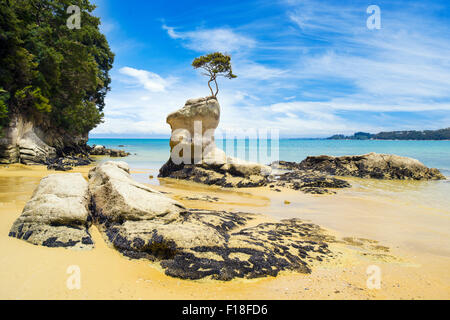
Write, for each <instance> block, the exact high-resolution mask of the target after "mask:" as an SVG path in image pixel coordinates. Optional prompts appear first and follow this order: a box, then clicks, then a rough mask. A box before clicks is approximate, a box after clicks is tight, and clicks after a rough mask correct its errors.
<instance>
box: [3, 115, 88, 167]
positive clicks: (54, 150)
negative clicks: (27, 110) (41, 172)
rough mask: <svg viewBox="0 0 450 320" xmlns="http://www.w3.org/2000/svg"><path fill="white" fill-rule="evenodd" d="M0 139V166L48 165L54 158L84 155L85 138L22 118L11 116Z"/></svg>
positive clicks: (86, 136) (86, 138) (21, 116)
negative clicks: (4, 164) (20, 164)
mask: <svg viewBox="0 0 450 320" xmlns="http://www.w3.org/2000/svg"><path fill="white" fill-rule="evenodd" d="M0 137H1V138H0V163H6V164H9V163H17V162H20V163H24V164H48V161H49V160H51V159H54V158H56V157H57V156H58V157H64V156H66V155H69V154H72V155H87V153H86V142H87V140H88V135H87V134H85V135H73V134H69V133H67V132H64V130H62V129H57V128H51V127H49V126H48V124H46V123H45V122H39V121H37V120H36V119H34V120H31V119H27V118H26V117H25V116H23V115H14V116H12V119H11V120H10V122H9V124H8V126H7V127H5V128H3V129H2V130H1V132H0Z"/></svg>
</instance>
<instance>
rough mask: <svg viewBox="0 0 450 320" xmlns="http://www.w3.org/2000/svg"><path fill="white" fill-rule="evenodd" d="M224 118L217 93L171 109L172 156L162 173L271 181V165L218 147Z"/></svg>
mask: <svg viewBox="0 0 450 320" xmlns="http://www.w3.org/2000/svg"><path fill="white" fill-rule="evenodd" d="M219 121H220V105H219V102H218V101H217V99H216V98H215V97H207V98H199V99H191V100H188V101H187V102H186V104H185V106H184V107H183V108H182V109H180V110H178V111H176V112H174V113H171V114H170V115H169V116H168V117H167V123H168V124H169V125H170V127H171V129H172V135H171V139H170V150H171V157H170V159H169V160H168V161H167V163H166V164H165V165H164V166H163V167H162V168H161V169H160V173H159V177H162V178H166V177H169V178H175V179H184V180H191V181H195V182H199V183H204V184H208V185H219V186H222V187H255V186H262V185H265V184H267V177H268V176H269V175H270V172H271V168H270V167H268V166H265V165H262V164H259V163H253V162H248V161H244V160H240V159H236V158H233V157H227V155H226V154H225V152H224V151H223V150H221V149H219V148H217V146H216V144H215V138H214V133H215V129H216V128H217V126H218V125H219Z"/></svg>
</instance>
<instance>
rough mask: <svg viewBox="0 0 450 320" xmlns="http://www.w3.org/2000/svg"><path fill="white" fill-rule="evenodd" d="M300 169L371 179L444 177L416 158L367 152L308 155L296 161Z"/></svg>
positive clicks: (428, 178)
mask: <svg viewBox="0 0 450 320" xmlns="http://www.w3.org/2000/svg"><path fill="white" fill-rule="evenodd" d="M297 167H298V169H300V170H314V171H319V172H324V173H328V174H331V175H336V176H353V177H359V178H374V179H400V180H443V179H445V177H444V176H443V175H442V174H441V173H440V172H439V170H437V169H430V168H428V167H426V166H425V165H423V164H422V163H421V162H419V161H418V160H416V159H412V158H407V157H400V156H396V155H388V154H377V153H369V154H365V155H360V156H343V157H331V156H317V157H308V158H306V159H305V160H303V161H302V162H301V163H300V164H298V166H297Z"/></svg>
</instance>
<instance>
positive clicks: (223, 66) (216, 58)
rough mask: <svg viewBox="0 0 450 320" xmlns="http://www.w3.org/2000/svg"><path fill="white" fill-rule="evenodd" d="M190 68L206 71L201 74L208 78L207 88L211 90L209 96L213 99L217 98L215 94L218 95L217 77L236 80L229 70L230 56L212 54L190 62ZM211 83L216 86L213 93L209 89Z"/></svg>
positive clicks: (217, 53)
mask: <svg viewBox="0 0 450 320" xmlns="http://www.w3.org/2000/svg"><path fill="white" fill-rule="evenodd" d="M192 66H193V67H194V68H195V69H199V68H201V69H203V70H205V71H206V72H203V73H202V74H203V75H205V76H208V77H209V81H208V87H209V90H211V95H212V96H213V97H217V94H218V93H219V86H218V85H217V77H225V78H228V79H233V78H237V76H236V75H234V74H233V70H232V68H231V56H229V55H226V54H223V53H220V52H214V53H210V54H208V55H206V56H201V57H198V58H195V59H194V61H193V62H192ZM211 82H214V84H215V86H216V92H215V93H214V92H213V89H212V87H211Z"/></svg>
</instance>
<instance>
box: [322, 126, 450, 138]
mask: <svg viewBox="0 0 450 320" xmlns="http://www.w3.org/2000/svg"><path fill="white" fill-rule="evenodd" d="M328 139H331V140H368V139H374V140H450V128H447V129H439V130H425V131H415V130H411V131H391V132H380V133H377V134H371V133H366V132H357V133H355V134H354V135H352V136H344V135H342V134H339V135H334V136H332V137H330V138H328Z"/></svg>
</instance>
